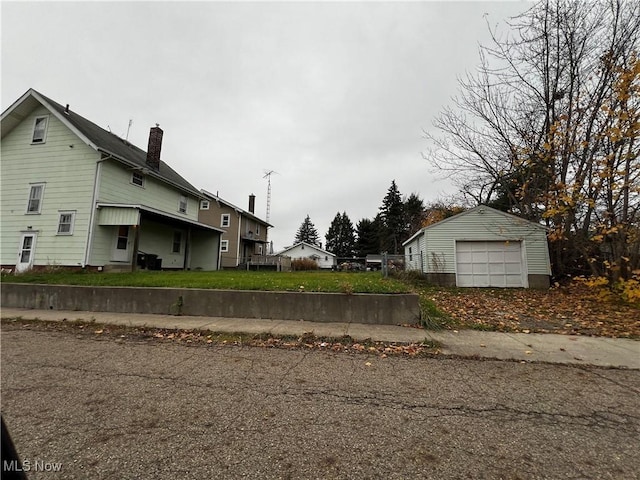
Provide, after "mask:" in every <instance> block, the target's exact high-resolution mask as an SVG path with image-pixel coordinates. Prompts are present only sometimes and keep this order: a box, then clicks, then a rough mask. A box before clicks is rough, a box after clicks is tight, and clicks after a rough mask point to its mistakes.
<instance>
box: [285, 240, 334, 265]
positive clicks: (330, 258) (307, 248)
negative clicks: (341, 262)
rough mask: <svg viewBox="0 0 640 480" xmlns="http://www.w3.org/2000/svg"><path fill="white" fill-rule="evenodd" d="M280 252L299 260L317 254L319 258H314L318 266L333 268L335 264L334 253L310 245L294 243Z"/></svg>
mask: <svg viewBox="0 0 640 480" xmlns="http://www.w3.org/2000/svg"><path fill="white" fill-rule="evenodd" d="M303 247H304V248H303ZM281 254H282V255H286V256H287V257H290V258H291V260H300V259H303V258H312V257H314V256H317V257H319V258H317V259H314V260H315V261H316V262H317V263H318V267H320V268H333V267H334V266H335V264H336V257H335V256H334V255H332V254H329V253H327V252H324V251H322V250H320V249H317V248H314V247H313V246H311V245H295V246H293V247H291V248H288V249H286V250H284V251H283V252H281Z"/></svg>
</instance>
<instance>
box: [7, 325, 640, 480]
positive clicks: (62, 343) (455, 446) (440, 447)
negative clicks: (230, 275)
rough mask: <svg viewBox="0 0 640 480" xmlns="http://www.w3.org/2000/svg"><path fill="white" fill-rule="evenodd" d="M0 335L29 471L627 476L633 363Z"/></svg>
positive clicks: (80, 475)
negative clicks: (593, 364)
mask: <svg viewBox="0 0 640 480" xmlns="http://www.w3.org/2000/svg"><path fill="white" fill-rule="evenodd" d="M1 335H2V344H1V347H2V351H1V359H2V372H1V373H2V413H3V415H4V417H5V420H6V422H7V424H8V427H9V429H10V431H11V434H12V436H13V438H14V442H15V444H16V447H17V449H18V451H19V453H20V455H21V457H22V458H23V459H24V460H27V461H28V462H29V465H30V467H31V471H30V472H29V478H30V479H52V478H65V479H154V480H155V479H175V478H179V479H208V478H216V479H217V478H231V479H235V478H252V479H254V478H255V479H260V478H264V479H269V478H283V479H284V478H304V479H307V478H313V479H315V478H317V479H325V478H363V479H365V478H434V479H448V478H451V479H458V478H459V479H468V478H469V479H484V478H486V479H537V478H552V479H556V478H557V479H560V478H562V479H591V478H593V479H607V478H610V479H616V480H618V479H637V478H640V448H638V446H639V445H640V403H639V402H640V401H639V398H640V396H639V393H640V372H639V371H632V370H613V369H602V368H590V367H579V366H568V365H547V364H531V363H519V362H499V361H478V360H461V359H446V358H400V357H398V358H396V357H388V358H381V357H379V356H373V355H372V356H369V355H366V354H344V353H330V352H320V351H301V350H293V351H288V350H277V349H268V348H256V347H253V348H251V347H244V348H243V347H235V346H226V345H215V344H213V345H199V346H186V345H181V344H176V343H168V342H162V341H156V340H153V339H145V340H142V339H135V338H133V339H130V338H125V339H121V338H113V337H111V338H101V337H99V336H96V337H98V338H94V337H91V336H89V335H83V334H78V333H74V332H44V331H38V330H37V329H36V330H29V329H25V328H24V327H20V326H16V327H12V326H10V325H3V328H2V334H1ZM37 462H39V463H37ZM36 467H37V470H38V471H36ZM56 468H61V471H59V472H57V473H54V472H53V471H51V470H53V469H56ZM47 469H49V471H45V470H47Z"/></svg>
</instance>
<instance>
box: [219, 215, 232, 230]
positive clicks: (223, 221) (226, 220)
mask: <svg viewBox="0 0 640 480" xmlns="http://www.w3.org/2000/svg"><path fill="white" fill-rule="evenodd" d="M230 223H231V215H229V214H228V213H223V214H222V216H221V217H220V226H221V227H228V226H229V224H230Z"/></svg>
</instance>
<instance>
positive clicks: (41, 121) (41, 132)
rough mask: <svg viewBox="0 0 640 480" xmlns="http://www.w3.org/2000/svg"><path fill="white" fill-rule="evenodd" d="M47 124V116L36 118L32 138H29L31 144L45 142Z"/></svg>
mask: <svg viewBox="0 0 640 480" xmlns="http://www.w3.org/2000/svg"><path fill="white" fill-rule="evenodd" d="M48 124H49V117H48V116H46V115H45V116H43V117H36V121H35V122H34V124H33V136H32V137H31V143H44V142H45V141H46V140H47V125H48Z"/></svg>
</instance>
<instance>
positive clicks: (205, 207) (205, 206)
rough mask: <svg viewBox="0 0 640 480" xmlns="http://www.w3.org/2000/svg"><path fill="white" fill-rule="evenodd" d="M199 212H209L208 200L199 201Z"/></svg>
mask: <svg viewBox="0 0 640 480" xmlns="http://www.w3.org/2000/svg"><path fill="white" fill-rule="evenodd" d="M200 210H209V200H202V201H200Z"/></svg>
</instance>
